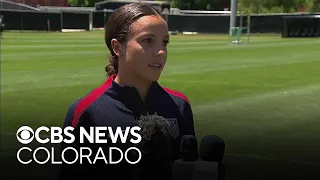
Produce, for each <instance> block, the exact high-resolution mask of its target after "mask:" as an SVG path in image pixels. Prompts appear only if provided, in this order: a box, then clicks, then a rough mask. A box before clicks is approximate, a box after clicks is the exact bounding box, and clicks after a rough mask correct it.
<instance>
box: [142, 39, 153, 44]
mask: <svg viewBox="0 0 320 180" xmlns="http://www.w3.org/2000/svg"><path fill="white" fill-rule="evenodd" d="M143 41H145V42H147V43H152V38H147V39H145V40H143Z"/></svg>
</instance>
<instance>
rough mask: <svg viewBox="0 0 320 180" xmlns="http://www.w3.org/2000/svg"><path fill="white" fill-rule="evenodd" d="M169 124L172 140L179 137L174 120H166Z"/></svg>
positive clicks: (176, 123) (176, 122) (176, 121)
mask: <svg viewBox="0 0 320 180" xmlns="http://www.w3.org/2000/svg"><path fill="white" fill-rule="evenodd" d="M166 119H167V120H168V121H169V122H170V127H169V133H170V134H171V136H172V137H173V138H175V139H176V138H177V137H178V136H179V124H178V120H177V119H176V118H166Z"/></svg>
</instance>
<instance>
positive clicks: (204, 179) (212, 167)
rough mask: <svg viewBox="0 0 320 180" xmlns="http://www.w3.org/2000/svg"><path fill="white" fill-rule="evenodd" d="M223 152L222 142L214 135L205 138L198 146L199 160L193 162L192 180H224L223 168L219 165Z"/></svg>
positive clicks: (223, 143)
mask: <svg viewBox="0 0 320 180" xmlns="http://www.w3.org/2000/svg"><path fill="white" fill-rule="evenodd" d="M224 151H225V142H224V140H223V139H222V138H221V137H219V136H215V135H208V136H205V137H204V138H203V139H202V141H201V144H200V150H199V154H200V159H201V161H196V162H195V172H194V180H224V179H225V166H224V164H223V163H221V161H222V159H223V156H224Z"/></svg>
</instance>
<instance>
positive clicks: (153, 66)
mask: <svg viewBox="0 0 320 180" xmlns="http://www.w3.org/2000/svg"><path fill="white" fill-rule="evenodd" d="M149 67H151V68H161V67H162V65H161V64H149Z"/></svg>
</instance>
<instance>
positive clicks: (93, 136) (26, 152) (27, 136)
mask: <svg viewBox="0 0 320 180" xmlns="http://www.w3.org/2000/svg"><path fill="white" fill-rule="evenodd" d="M73 131H74V128H73V127H72V126H69V127H65V128H61V127H46V126H41V127H39V128H37V129H32V128H31V127H29V126H22V127H20V128H19V129H18V130H17V133H16V137H17V140H18V141H19V142H20V143H21V144H22V147H21V148H20V149H18V151H17V156H16V157H17V160H18V161H19V163H21V164H25V165H26V164H30V163H32V162H35V163H36V164H62V163H66V164H73V163H75V162H79V160H80V164H81V163H82V159H84V158H85V159H93V161H90V162H89V163H90V164H95V163H96V162H97V161H98V160H104V162H105V163H106V164H118V163H120V162H122V161H126V162H127V163H129V164H137V163H139V161H140V160H141V151H140V150H139V149H138V148H137V147H135V146H133V147H129V148H128V149H125V150H123V149H120V148H118V147H116V146H114V147H113V146H112V144H115V143H118V142H119V141H120V142H121V143H123V144H126V143H132V144H138V143H140V141H141V136H140V134H139V131H140V127H138V126H134V127H125V128H121V127H117V128H116V129H115V130H114V129H112V128H111V127H90V128H89V130H86V129H85V128H83V127H80V129H79V132H80V133H79V137H75V135H74V134H73V133H72V132H73ZM43 133H44V134H45V136H42V134H43ZM129 137H133V138H130V139H129ZM76 138H77V139H79V141H80V144H84V142H86V143H87V142H89V143H94V144H101V145H103V144H110V146H109V152H108V155H109V156H107V155H105V154H104V150H102V147H100V148H99V149H98V151H97V153H96V154H95V153H92V151H91V149H90V147H87V146H85V145H84V146H83V147H80V149H76V148H73V147H71V146H70V147H67V148H65V149H63V150H62V151H61V152H60V151H59V150H60V149H56V148H58V147H56V146H54V145H55V144H60V143H62V142H64V143H66V144H71V143H74V142H75V140H76ZM34 141H36V143H38V144H40V145H41V146H38V147H30V146H29V145H30V143H32V142H34ZM48 144H49V145H50V146H48ZM67 151H71V152H72V153H74V154H75V156H74V157H75V159H73V160H66V158H65V153H66V152H67ZM130 151H135V152H134V153H135V154H137V155H138V156H137V159H135V160H130V159H129V158H128V154H129V153H130ZM88 152H89V153H88ZM56 153H59V154H58V155H57V154H56ZM112 153H120V154H121V156H120V159H117V160H114V159H112ZM88 154H89V155H88ZM25 157H28V158H27V159H26V158H25ZM92 157H93V158H92Z"/></svg>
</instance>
